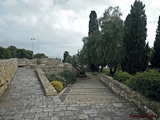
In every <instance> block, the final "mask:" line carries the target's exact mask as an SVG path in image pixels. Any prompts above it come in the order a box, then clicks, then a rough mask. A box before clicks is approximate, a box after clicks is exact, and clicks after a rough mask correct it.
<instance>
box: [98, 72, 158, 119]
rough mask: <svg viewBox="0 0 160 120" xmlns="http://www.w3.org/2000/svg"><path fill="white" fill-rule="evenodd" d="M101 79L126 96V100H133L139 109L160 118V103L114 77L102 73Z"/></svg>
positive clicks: (116, 91) (117, 92)
mask: <svg viewBox="0 0 160 120" xmlns="http://www.w3.org/2000/svg"><path fill="white" fill-rule="evenodd" d="M100 81H101V82H103V83H104V84H106V85H107V86H109V87H110V88H111V89H112V90H113V91H114V92H115V93H116V94H119V95H120V96H122V97H124V98H125V99H126V100H128V101H131V102H133V103H135V104H136V105H137V107H138V108H139V109H141V110H142V111H143V112H145V113H146V114H148V115H152V114H154V115H156V116H157V119H158V120H159V119H160V103H159V102H155V101H150V100H149V99H147V98H146V97H144V96H142V95H140V94H139V93H137V92H135V91H133V90H131V89H130V88H129V87H127V86H126V85H124V84H122V83H120V82H118V81H116V80H114V79H113V78H111V77H109V76H107V75H102V76H101V77H100Z"/></svg>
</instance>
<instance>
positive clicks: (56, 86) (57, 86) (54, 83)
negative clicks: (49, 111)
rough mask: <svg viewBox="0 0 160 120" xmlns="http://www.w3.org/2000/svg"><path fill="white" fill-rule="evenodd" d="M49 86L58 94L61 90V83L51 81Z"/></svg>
mask: <svg viewBox="0 0 160 120" xmlns="http://www.w3.org/2000/svg"><path fill="white" fill-rule="evenodd" d="M51 84H52V86H53V87H54V88H55V89H56V90H57V92H58V93H59V92H61V91H62V90H63V84H62V82H60V81H57V80H55V81H52V82H51Z"/></svg>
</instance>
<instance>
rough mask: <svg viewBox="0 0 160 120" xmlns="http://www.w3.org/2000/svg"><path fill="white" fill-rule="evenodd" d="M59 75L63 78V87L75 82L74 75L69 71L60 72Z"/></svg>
mask: <svg viewBox="0 0 160 120" xmlns="http://www.w3.org/2000/svg"><path fill="white" fill-rule="evenodd" d="M59 75H60V76H62V77H64V79H65V81H64V82H65V83H63V84H64V85H65V86H67V85H68V84H70V83H74V82H75V80H76V77H75V75H74V73H73V72H72V71H69V70H65V71H63V72H61V73H60V74H59Z"/></svg>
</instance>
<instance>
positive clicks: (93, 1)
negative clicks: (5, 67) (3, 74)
mask: <svg viewBox="0 0 160 120" xmlns="http://www.w3.org/2000/svg"><path fill="white" fill-rule="evenodd" d="M134 1H135V0H0V46H3V47H5V48H6V47H8V46H10V45H13V46H16V47H17V48H25V49H27V50H32V41H31V38H35V41H34V52H35V53H45V54H46V55H47V56H49V57H58V58H62V56H63V53H64V51H68V52H69V53H70V54H71V55H73V54H76V53H77V51H78V50H80V49H81V48H82V46H83V42H82V38H83V37H85V36H87V34H88V21H89V14H90V11H91V10H95V11H96V13H97V16H98V18H99V17H101V16H102V14H103V13H104V10H105V9H107V8H108V7H109V6H113V7H115V6H119V7H120V9H121V12H122V13H123V16H122V19H123V20H125V18H126V16H127V15H128V14H129V13H130V9H131V4H133V3H134ZM142 2H143V3H144V4H145V5H146V7H145V10H146V15H147V28H148V31H147V34H148V37H147V41H149V45H150V46H151V47H152V46H153V43H154V40H155V33H156V29H157V25H158V24H157V22H158V17H159V15H160V1H159V0H142Z"/></svg>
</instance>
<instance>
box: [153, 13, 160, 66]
mask: <svg viewBox="0 0 160 120" xmlns="http://www.w3.org/2000/svg"><path fill="white" fill-rule="evenodd" d="M153 50H154V52H153V58H152V61H151V64H152V66H153V67H155V68H160V16H159V20H158V27H157V30H156V38H155V41H154V47H153Z"/></svg>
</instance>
